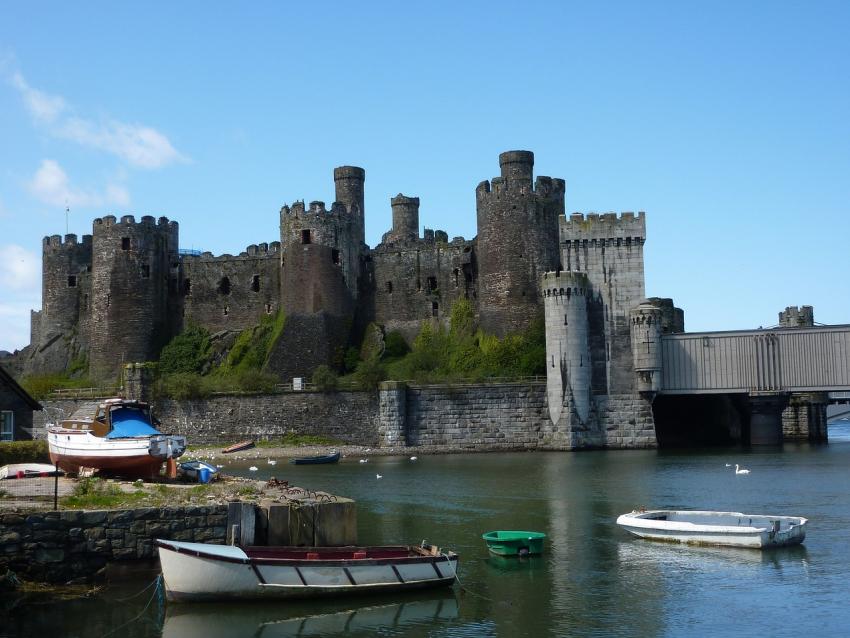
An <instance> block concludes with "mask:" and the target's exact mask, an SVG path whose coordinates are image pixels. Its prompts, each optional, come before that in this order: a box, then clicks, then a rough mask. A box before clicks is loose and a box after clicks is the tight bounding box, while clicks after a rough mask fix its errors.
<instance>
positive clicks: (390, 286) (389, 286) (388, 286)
mask: <svg viewBox="0 0 850 638" xmlns="http://www.w3.org/2000/svg"><path fill="white" fill-rule="evenodd" d="M387 293H388V294H390V295H391V294H393V282H391V281H388V282H387Z"/></svg>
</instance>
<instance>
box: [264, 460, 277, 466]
mask: <svg viewBox="0 0 850 638" xmlns="http://www.w3.org/2000/svg"><path fill="white" fill-rule="evenodd" d="M266 463H268V464H269V465H275V464H276V463H277V461H275V460H274V459H267V460H266Z"/></svg>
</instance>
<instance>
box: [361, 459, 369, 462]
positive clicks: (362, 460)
mask: <svg viewBox="0 0 850 638" xmlns="http://www.w3.org/2000/svg"><path fill="white" fill-rule="evenodd" d="M360 462H361V463H368V462H369V459H360Z"/></svg>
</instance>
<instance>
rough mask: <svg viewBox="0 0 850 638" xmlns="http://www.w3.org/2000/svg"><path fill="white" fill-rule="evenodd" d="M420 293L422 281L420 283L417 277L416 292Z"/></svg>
mask: <svg viewBox="0 0 850 638" xmlns="http://www.w3.org/2000/svg"><path fill="white" fill-rule="evenodd" d="M421 291H422V281H420V279H419V277H417V278H416V292H421Z"/></svg>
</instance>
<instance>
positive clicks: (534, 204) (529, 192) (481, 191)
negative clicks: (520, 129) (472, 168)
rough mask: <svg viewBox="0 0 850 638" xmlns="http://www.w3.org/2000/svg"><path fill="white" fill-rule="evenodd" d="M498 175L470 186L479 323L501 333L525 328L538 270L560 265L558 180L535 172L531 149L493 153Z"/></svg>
mask: <svg viewBox="0 0 850 638" xmlns="http://www.w3.org/2000/svg"><path fill="white" fill-rule="evenodd" d="M499 164H500V166H501V177H495V178H493V179H492V180H491V182H487V181H484V182H482V183H481V184H479V185H478V188H477V189H476V206H477V212H478V240H477V241H478V248H477V256H478V282H479V297H478V303H479V309H480V322H481V326H482V328H483V329H484V330H485V331H486V332H489V333H493V334H497V335H504V334H505V333H507V332H514V331H518V330H522V329H524V328H526V327H527V326H528V325H529V323H530V322H531V320H532V319H533V318H534V317H535V316H536V315H538V314H539V312H540V296H539V292H538V284H539V279H540V276H541V275H542V274H543V273H544V272H547V271H553V270H558V269H559V268H560V258H559V250H558V216H559V215H560V214H562V213H563V210H564V181H563V180H561V179H551V178H549V177H538V178H537V181H536V182H535V183H534V184H533V185H532V174H533V169H534V154H533V153H531V152H530V151H508V152H506V153H502V154H501V155H500V156H499Z"/></svg>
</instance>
